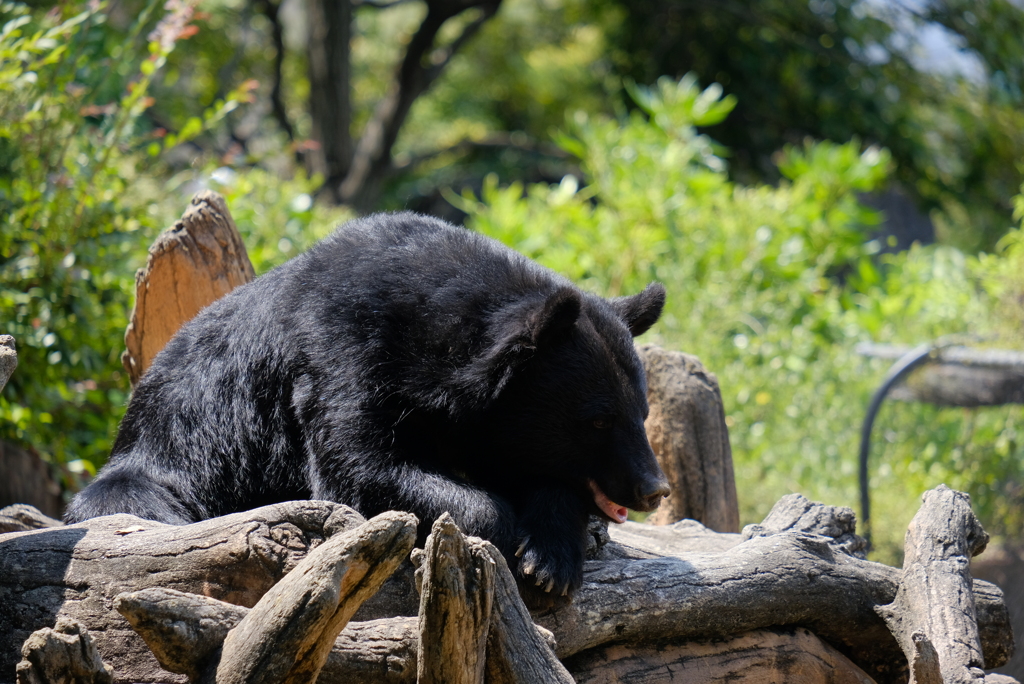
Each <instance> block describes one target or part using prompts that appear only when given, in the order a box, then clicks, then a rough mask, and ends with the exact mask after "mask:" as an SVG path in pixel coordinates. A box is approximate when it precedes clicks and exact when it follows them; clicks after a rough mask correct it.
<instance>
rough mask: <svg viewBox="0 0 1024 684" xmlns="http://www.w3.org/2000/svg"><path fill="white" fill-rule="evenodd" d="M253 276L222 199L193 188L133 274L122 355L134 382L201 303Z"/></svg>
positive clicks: (200, 306)
mask: <svg viewBox="0 0 1024 684" xmlns="http://www.w3.org/2000/svg"><path fill="white" fill-rule="evenodd" d="M254 277H255V272H254V271H253V268H252V263H251V262H250V261H249V255H248V253H247V252H246V251H245V245H244V244H243V242H242V237H241V236H240V235H239V233H238V228H237V227H235V222H234V220H232V218H231V212H229V211H228V207H227V204H226V203H225V202H224V198H223V197H222V196H220V195H219V194H217V193H215V192H212V191H210V190H204V191H202V192H199V193H197V194H196V195H195V196H194V197H193V198H192V203H191V204H190V205H189V207H188V209H187V210H186V211H185V213H184V214H183V215H182V217H181V220H180V221H178V222H177V223H175V224H174V225H173V226H172V227H170V228H168V229H167V230H165V231H164V232H163V233H161V234H160V235H159V236H158V237H157V239H156V241H155V242H154V243H153V245H152V246H151V247H150V248H149V257H148V258H147V260H146V267H145V268H142V269H139V271H138V273H136V274H135V306H134V308H133V309H132V314H131V319H130V320H129V323H128V329H127V330H126V331H125V335H124V343H125V346H126V347H127V349H126V350H125V352H124V354H123V355H122V356H121V361H122V363H123V364H124V367H125V370H127V371H128V377H129V378H130V379H131V383H132V386H133V387H134V386H135V384H136V383H137V382H138V381H139V378H141V377H142V374H143V373H145V372H146V369H147V368H149V365H150V363H152V361H153V357H155V356H156V355H157V353H158V352H159V351H160V350H161V349H163V348H164V345H166V344H167V342H168V341H169V340H170V339H171V337H172V336H173V335H174V333H176V332H177V331H178V328H180V327H181V326H182V325H183V324H184V323H186V322H187V321H190V320H191V319H192V318H193V317H194V316H195V315H196V314H197V313H199V312H200V311H201V310H202V309H203V308H204V307H206V306H208V305H210V304H211V303H213V302H214V301H216V300H218V299H220V298H221V297H223V296H224V295H226V294H227V293H228V292H230V291H231V290H233V289H234V288H236V287H238V286H239V285H243V284H245V283H247V282H249V281H251V280H252V279H253V278H254Z"/></svg>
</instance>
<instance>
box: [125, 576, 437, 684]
mask: <svg viewBox="0 0 1024 684" xmlns="http://www.w3.org/2000/svg"><path fill="white" fill-rule="evenodd" d="M117 604H118V609H119V610H121V611H122V612H123V613H125V615H126V616H127V617H128V618H129V620H130V621H131V624H132V626H133V627H134V628H135V629H136V630H137V631H138V632H139V634H141V635H142V636H143V637H144V638H145V640H146V643H147V644H150V645H151V647H153V651H154V654H155V655H156V659H157V660H158V661H159V664H160V666H162V667H163V668H164V669H166V670H168V671H170V672H174V673H178V674H183V675H187V676H188V677H189V679H191V680H195V679H197V678H198V677H199V676H200V673H201V672H202V671H204V669H205V668H206V667H207V665H208V664H209V662H210V659H212V658H215V657H216V654H217V651H219V650H220V648H221V645H222V644H223V643H224V639H225V638H226V637H227V634H228V632H230V631H231V630H232V629H234V627H235V626H237V625H238V623H239V622H241V621H242V619H243V618H244V617H245V616H246V615H248V614H249V612H250V609H249V608H245V607H242V606H236V605H234V604H232V603H225V602H224V601H218V600H217V599H212V598H209V597H207V596H200V595H198V594H190V593H185V592H180V591H175V590H173V589H159V588H151V589H143V590H142V591H136V592H126V593H124V594H120V595H119V596H118V598H117ZM417 625H418V619H417V618H413V617H397V618H388V619H380V620H371V621H368V622H349V623H348V624H347V625H346V626H345V628H344V629H343V630H342V631H341V634H340V635H339V636H338V637H337V638H336V639H335V641H334V645H333V646H332V648H331V651H330V654H329V655H328V658H327V662H326V663H325V664H324V667H323V669H322V670H321V671H320V677H319V679H318V681H319V682H321V684H363V683H367V684H370V683H374V682H381V683H382V684H400V683H407V682H408V683H411V682H415V681H416V642H417V636H418V629H419V628H418V626H417ZM153 666H154V668H156V664H155V663H154V664H153ZM158 674H159V673H158V672H157V671H156V670H154V671H152V672H150V673H148V674H147V673H142V676H141V678H140V679H139V681H143V682H149V681H157V677H158Z"/></svg>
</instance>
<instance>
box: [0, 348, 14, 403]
mask: <svg viewBox="0 0 1024 684" xmlns="http://www.w3.org/2000/svg"><path fill="white" fill-rule="evenodd" d="M17 367H18V351H17V349H16V348H15V343H14V337H12V336H11V335H0V390H2V389H3V388H4V385H6V384H7V381H8V380H10V379H11V375H12V374H13V373H14V369H15V368H17Z"/></svg>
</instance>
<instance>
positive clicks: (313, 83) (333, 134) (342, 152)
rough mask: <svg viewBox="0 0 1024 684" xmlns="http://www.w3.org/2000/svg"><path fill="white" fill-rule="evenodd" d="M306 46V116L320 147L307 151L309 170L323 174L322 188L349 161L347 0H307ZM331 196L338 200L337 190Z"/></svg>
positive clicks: (334, 182)
mask: <svg viewBox="0 0 1024 684" xmlns="http://www.w3.org/2000/svg"><path fill="white" fill-rule="evenodd" d="M306 12H307V16H308V26H309V46H308V49H307V52H306V57H307V61H308V65H309V66H308V74H309V114H310V118H311V120H312V124H313V131H312V136H313V140H316V141H317V142H318V143H319V149H318V150H312V151H311V153H310V154H309V155H308V158H309V159H310V161H311V162H312V163H311V168H310V170H311V171H312V172H314V173H319V174H322V175H323V176H324V178H325V179H326V180H325V184H324V185H325V187H326V188H328V189H331V190H332V192H333V188H336V187H337V186H338V184H340V183H341V181H342V180H343V179H344V178H345V176H346V175H348V172H349V168H350V165H351V163H352V131H351V128H352V104H351V93H350V90H351V85H350V81H351V67H350V47H349V44H350V42H351V40H352V3H351V2H350V0H309V1H308V2H307V3H306ZM332 199H334V201H335V202H337V201H339V199H340V198H339V197H338V196H337V195H336V194H335V195H334V196H333V197H332Z"/></svg>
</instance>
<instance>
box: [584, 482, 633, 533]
mask: <svg viewBox="0 0 1024 684" xmlns="http://www.w3.org/2000/svg"><path fill="white" fill-rule="evenodd" d="M587 484H588V485H590V491H591V492H593V494H594V503H596V504H597V507H598V508H600V509H601V512H602V513H604V514H605V515H607V516H608V517H609V518H611V519H612V520H613V521H614V522H617V523H624V522H626V517H627V515H628V513H627V512H626V507H625V506H620V505H619V504H617V503H615V502H614V501H612V500H611V499H609V498H608V495H607V494H605V493H604V492H603V491H602V490H601V488H600V487H598V486H597V483H596V482H594V481H593V480H587Z"/></svg>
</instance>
